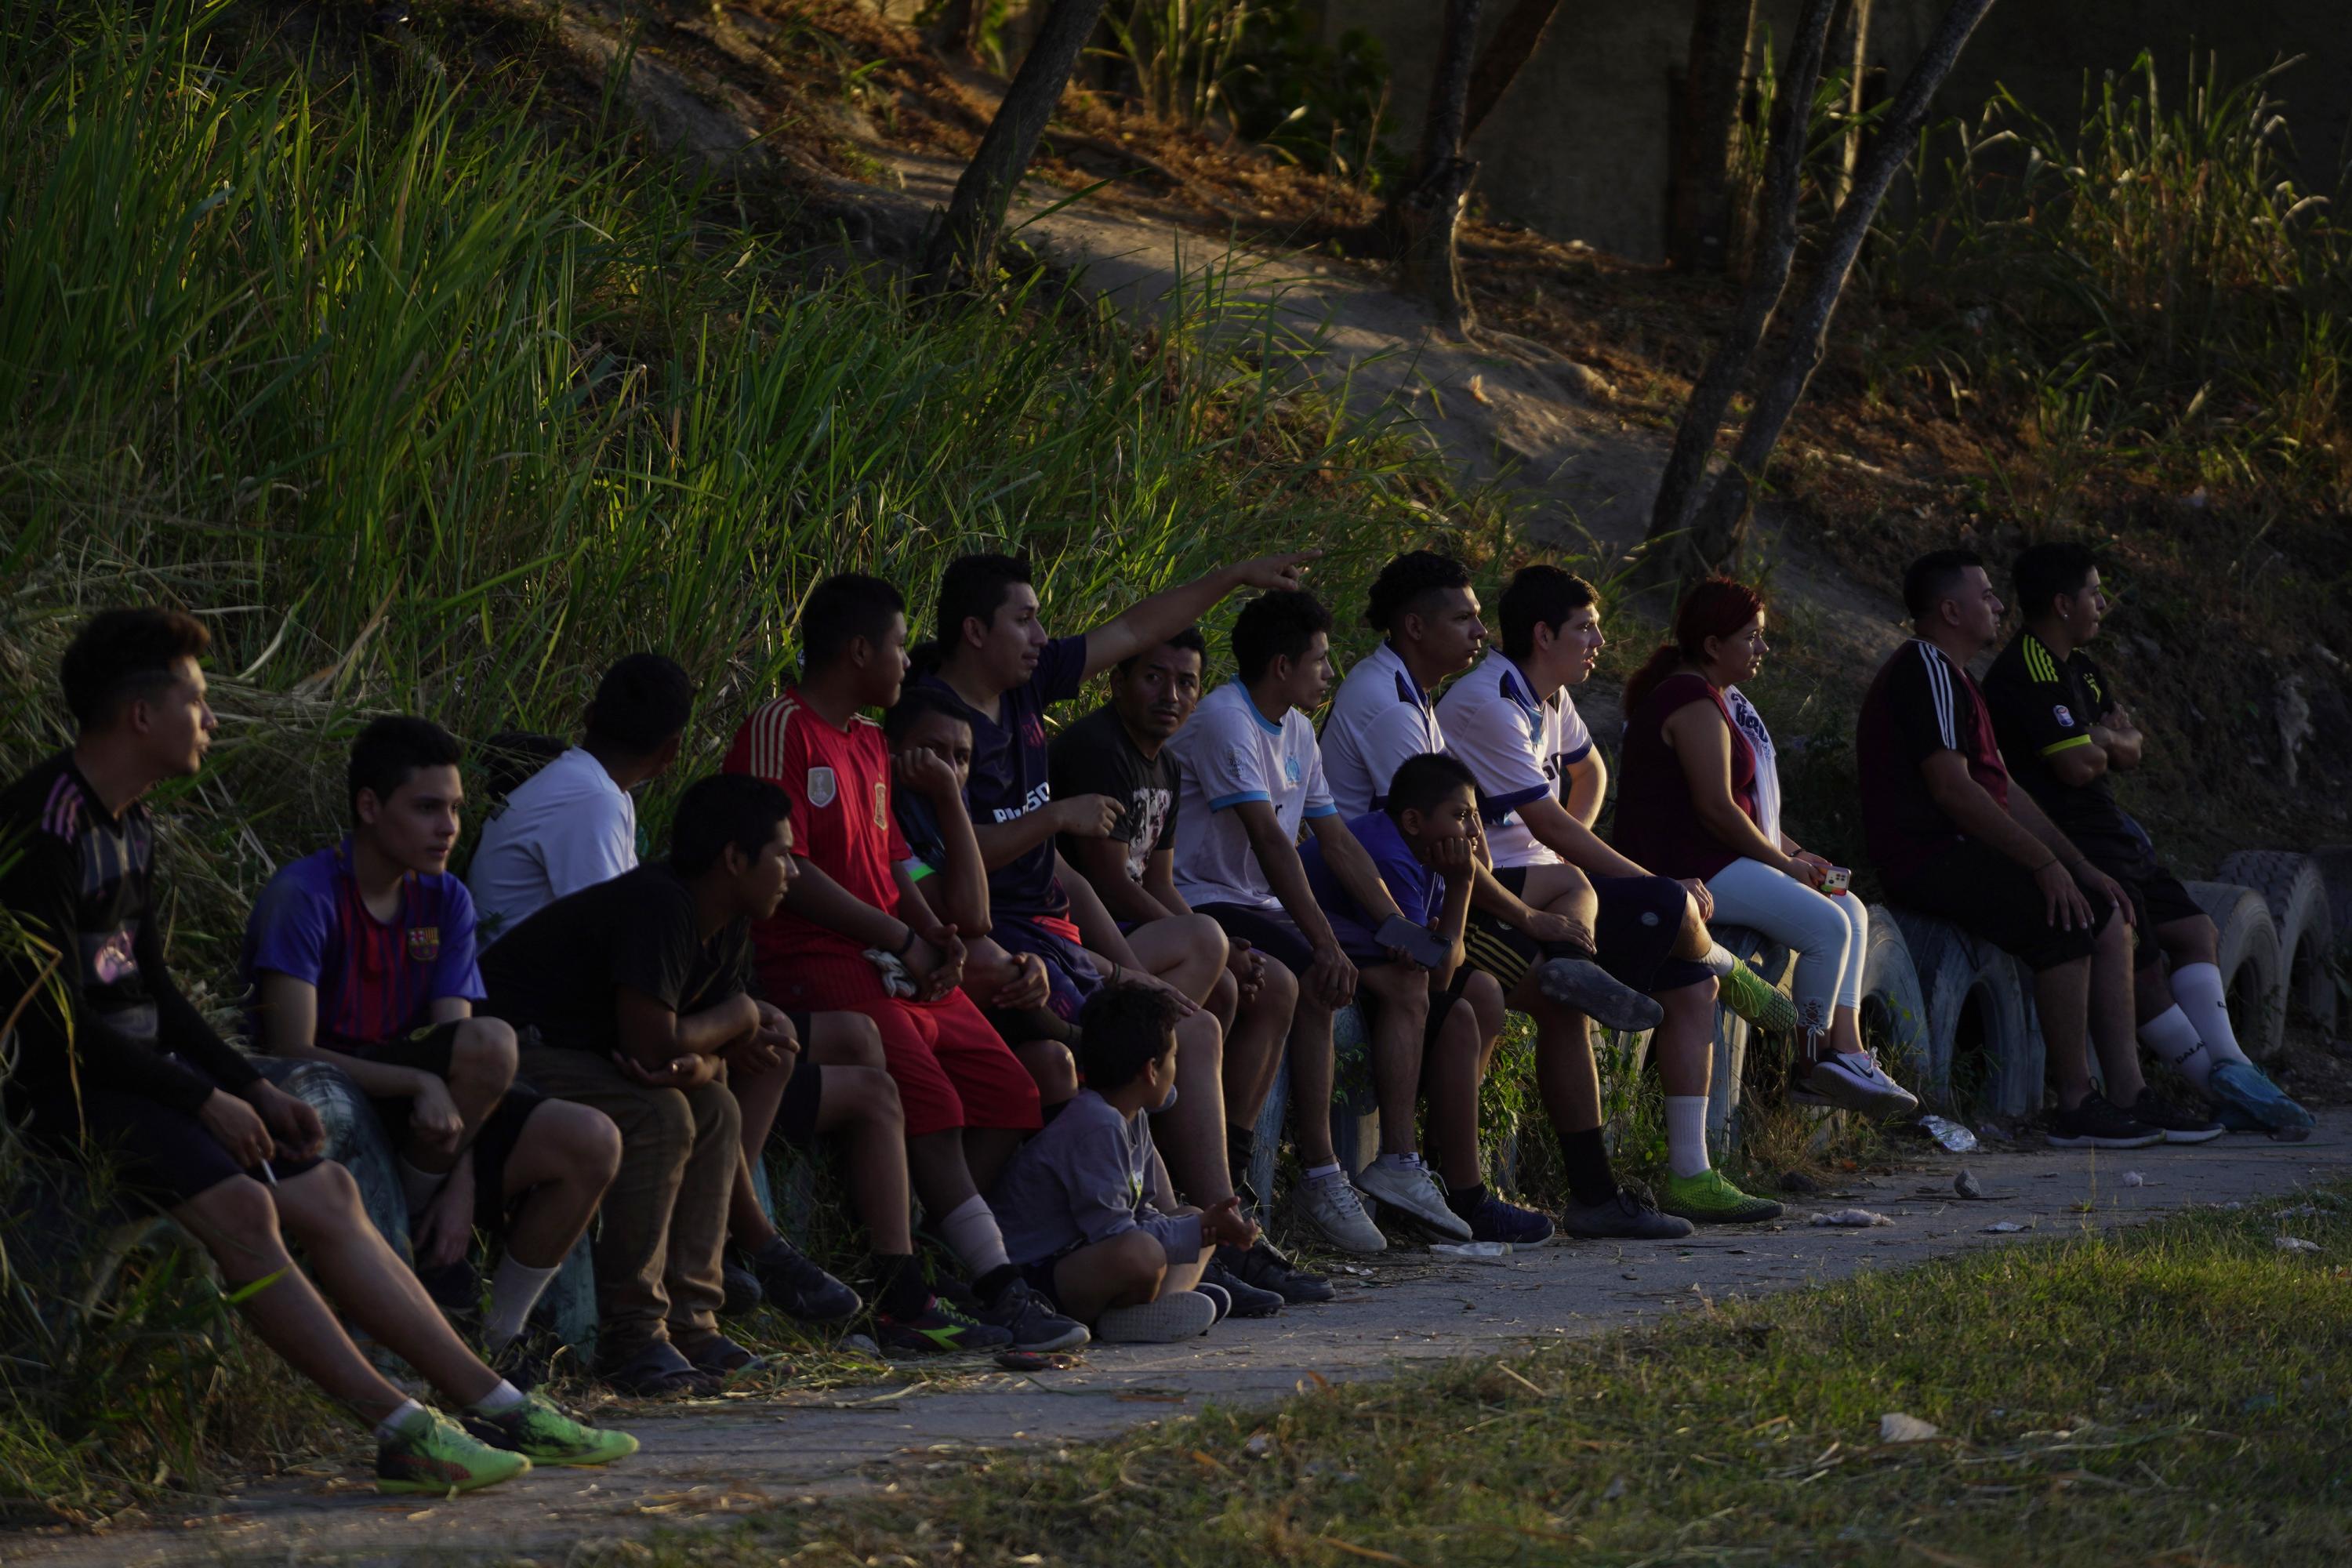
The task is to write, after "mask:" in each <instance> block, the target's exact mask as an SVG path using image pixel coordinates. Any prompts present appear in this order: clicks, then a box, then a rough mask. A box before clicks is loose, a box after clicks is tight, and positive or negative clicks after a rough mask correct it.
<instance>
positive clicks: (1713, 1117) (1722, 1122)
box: [1706, 925, 1797, 1160]
mask: <svg viewBox="0 0 2352 1568" xmlns="http://www.w3.org/2000/svg"><path fill="white" fill-rule="evenodd" d="M1712 930H1713V932H1714V935H1715V940H1716V941H1717V942H1720V943H1721V944H1722V945H1723V949H1724V951H1725V952H1728V953H1730V954H1731V955H1732V956H1733V957H1734V958H1737V959H1739V960H1741V961H1742V962H1744V963H1746V964H1747V965H1748V968H1749V969H1751V970H1754V971H1755V972H1756V974H1757V976H1758V977H1759V979H1761V980H1763V981H1764V982H1765V983H1766V984H1770V985H1773V986H1776V987H1778V988H1779V989H1780V990H1781V991H1784V992H1785V991H1786V990H1787V989H1788V988H1789V981H1790V978H1791V977H1792V976H1793V975H1794V974H1795V973H1796V967H1797V966H1796V964H1795V963H1793V962H1792V961H1791V954H1790V952H1789V950H1788V949H1787V948H1786V947H1784V946H1782V945H1781V944H1780V943H1779V942H1774V941H1772V940H1771V939H1770V938H1769V937H1767V936H1765V935H1764V934H1763V933H1762V932H1760V931H1750V930H1749V929H1748V927H1746V926H1735V925H1718V926H1715V927H1713V928H1712ZM1714 1043H1715V1058H1714V1061H1713V1063H1712V1065H1711V1066H1710V1067H1709V1068H1708V1071H1707V1079H1706V1146H1707V1155H1708V1157H1709V1158H1710V1159H1715V1160H1727V1159H1729V1158H1730V1157H1731V1154H1732V1151H1733V1150H1734V1149H1735V1148H1736V1147H1737V1146H1738V1142H1739V1137H1740V1120H1739V1106H1740V1099H1741V1096H1742V1095H1743V1094H1744V1093H1745V1092H1746V1090H1747V1089H1748V1081H1747V1080H1748V1068H1749V1066H1750V1064H1751V1062H1753V1063H1755V1064H1756V1065H1757V1066H1759V1068H1761V1066H1762V1061H1763V1054H1764V1052H1765V1051H1767V1050H1775V1051H1778V1052H1779V1054H1780V1060H1782V1061H1785V1060H1786V1058H1787V1056H1788V1052H1789V1048H1790V1046H1789V1042H1787V1041H1779V1042H1771V1041H1769V1040H1768V1039H1767V1037H1764V1036H1763V1035H1760V1034H1759V1033H1758V1031H1757V1029H1756V1027H1755V1026H1753V1025H1751V1024H1749V1023H1748V1021H1747V1020H1746V1019H1744V1018H1742V1017H1740V1016H1739V1015H1738V1014H1737V1013H1734V1012H1733V1011H1732V1010H1731V1009H1730V1008H1728V1007H1727V1006H1725V1005H1723V1004H1722V1003H1720V1002H1717V1004H1716V1006H1715V1042H1714Z"/></svg>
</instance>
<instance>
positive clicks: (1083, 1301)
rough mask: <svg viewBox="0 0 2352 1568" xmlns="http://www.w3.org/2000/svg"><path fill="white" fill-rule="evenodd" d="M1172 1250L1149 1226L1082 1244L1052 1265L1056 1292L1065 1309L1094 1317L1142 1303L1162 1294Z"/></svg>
mask: <svg viewBox="0 0 2352 1568" xmlns="http://www.w3.org/2000/svg"><path fill="white" fill-rule="evenodd" d="M1167 1277H1168V1253H1167V1250H1166V1249H1165V1248H1163V1247H1161V1246H1160V1239H1159V1237H1155V1236H1153V1235H1152V1234H1151V1233H1150V1231H1148V1230H1128V1231H1121V1232H1120V1233H1119V1234H1118V1235H1117V1236H1114V1237H1111V1238H1110V1239H1109V1240H1108V1241H1097V1242H1095V1243H1093V1244H1092V1245H1091V1246H1087V1247H1079V1248H1077V1249H1076V1251H1074V1252H1072V1253H1070V1254H1069V1255H1068V1256H1067V1257H1066V1258H1061V1259H1059V1260H1057V1261H1056V1262H1055V1265H1054V1295H1055V1299H1056V1300H1059V1301H1060V1302H1061V1304H1062V1310H1064V1311H1065V1312H1067V1313H1068V1314H1069V1315H1070V1316H1071V1317H1074V1318H1076V1319H1077V1320H1078V1321H1080V1322H1082V1323H1091V1322H1093V1321H1095V1320H1096V1319H1097V1318H1099V1317H1101V1316H1102V1315H1103V1313H1104V1312H1105V1311H1107V1310H1109V1309H1111V1308H1113V1307H1141V1306H1148V1305H1149V1304H1150V1303H1151V1302H1153V1301H1156V1300H1159V1299H1160V1288H1161V1285H1162V1282H1163V1281H1164V1280H1165V1279H1167Z"/></svg>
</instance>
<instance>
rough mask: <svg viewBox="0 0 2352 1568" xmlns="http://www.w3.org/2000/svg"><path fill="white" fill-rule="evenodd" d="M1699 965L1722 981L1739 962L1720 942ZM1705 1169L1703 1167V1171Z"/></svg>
mask: <svg viewBox="0 0 2352 1568" xmlns="http://www.w3.org/2000/svg"><path fill="white" fill-rule="evenodd" d="M1698 963H1699V967H1700V968H1702V969H1704V970H1706V972H1707V973H1709V974H1712V975H1714V976H1715V977H1716V978H1717V980H1721V979H1722V978H1724V977H1725V976H1726V975H1727V974H1729V973H1731V972H1732V971H1733V970H1735V969H1737V968H1738V967H1739V960H1738V959H1736V958H1734V957H1732V956H1731V950H1730V949H1729V948H1727V947H1726V946H1724V945H1723V943H1721V942H1713V943H1710V944H1709V945H1708V947H1707V950H1706V956H1705V957H1703V958H1701V959H1700V960H1699V961H1698ZM1703 1168H1704V1167H1702V1169H1703Z"/></svg>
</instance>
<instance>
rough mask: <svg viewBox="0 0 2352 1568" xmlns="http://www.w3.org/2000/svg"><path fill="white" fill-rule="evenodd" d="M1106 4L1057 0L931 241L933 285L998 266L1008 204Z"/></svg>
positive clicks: (927, 264) (928, 257) (927, 270)
mask: <svg viewBox="0 0 2352 1568" xmlns="http://www.w3.org/2000/svg"><path fill="white" fill-rule="evenodd" d="M1103 5H1104V0H1054V8H1053V10H1051V11H1050V12H1048V13H1046V16H1045V23H1044V25H1043V26H1040V27H1039V28H1038V29H1037V37H1036V41H1035V42H1034V43H1033V44H1031V45H1030V47H1029V53H1028V56H1027V58H1024V59H1023V60H1022V62H1021V69H1020V70H1019V71H1018V72H1016V73H1015V74H1014V76H1013V85H1012V86H1010V87H1008V88H1006V89H1004V101H1003V103H1002V104H1001V105H999V106H998V108H997V110H996V118H995V119H994V120H992V121H989V125H988V130H987V132H986V133H985V134H983V135H982V137H981V139H980V150H979V151H978V152H976V153H973V154H972V155H971V163H968V164H966V165H965V166H964V171H963V177H962V178H961V179H960V180H958V181H957V182H956V188H955V195H953V196H952V197H951V198H950V200H949V202H948V207H947V211H946V213H945V214H944V215H943V216H941V217H940V219H939V220H938V221H937V224H936V226H935V227H934V228H933V230H932V233H931V237H930V241H929V244H928V245H926V246H925V247H924V250H923V273H924V287H925V288H926V289H929V290H931V291H933V292H936V291H938V290H940V289H946V288H949V287H951V286H953V285H954V284H955V283H956V282H958V281H960V280H961V281H971V282H979V281H982V280H984V279H987V278H988V276H989V274H990V273H991V272H992V270H993V269H994V268H995V265H996V247H997V245H998V243H999V242H1000V241H1001V240H1002V239H1003V237H1004V214H1005V210H1006V208H1008V207H1009V206H1011V205H1012V203H1013V192H1014V191H1015V190H1017V189H1018V188H1019V187H1020V184H1021V176H1022V175H1023V174H1025V173H1026V172H1027V171H1028V168H1029V161H1030V160H1031V159H1032V158H1034V157H1035V156H1036V155H1037V141H1038V138H1039V137H1041V136H1043V135H1044V134H1045V126H1046V124H1047V122H1048V121H1051V120H1052V119H1053V118H1054V110H1055V108H1057V107H1058V106H1059V105H1060V103H1061V101H1062V89H1064V88H1066V87H1067V86H1068V85H1069V82H1070V72H1071V70H1072V69H1073V68H1075V67H1076V65H1077V63H1078V55H1079V53H1080V51H1082V50H1083V49H1084V48H1085V47H1086V44H1087V38H1089V37H1093V35H1094V30H1095V24H1096V23H1097V22H1099V21H1100V20H1102V14H1103Z"/></svg>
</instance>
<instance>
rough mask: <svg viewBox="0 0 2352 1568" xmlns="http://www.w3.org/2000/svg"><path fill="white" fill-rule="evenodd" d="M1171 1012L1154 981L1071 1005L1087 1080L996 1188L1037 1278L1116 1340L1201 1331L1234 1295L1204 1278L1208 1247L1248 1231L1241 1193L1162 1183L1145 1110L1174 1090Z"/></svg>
mask: <svg viewBox="0 0 2352 1568" xmlns="http://www.w3.org/2000/svg"><path fill="white" fill-rule="evenodd" d="M1179 1016H1180V1006H1179V1004H1178V1001H1177V999H1176V997H1175V996H1173V995H1172V994H1170V993H1168V992H1167V991H1165V990H1162V989H1160V988H1158V987H1152V986H1144V985H1139V984H1132V983H1128V984H1112V985H1106V986H1103V987H1102V988H1101V989H1099V990H1097V992H1096V993H1095V994H1094V996H1093V997H1092V998H1091V999H1090V1000H1089V1001H1088V1002H1087V1005H1086V1007H1085V1010H1084V1011H1083V1012H1082V1013H1081V1014H1080V1015H1079V1041H1078V1056H1079V1060H1080V1063H1081V1065H1082V1066H1083V1067H1084V1068H1085V1069H1086V1079H1087V1087H1086V1088H1085V1089H1082V1090H1080V1091H1079V1093H1078V1096H1077V1098H1076V1100H1072V1101H1071V1102H1070V1104H1069V1107H1068V1109H1067V1110H1065V1111H1064V1112H1063V1113H1062V1114H1061V1115H1060V1116H1058V1117H1056V1118H1055V1120H1054V1121H1053V1122H1052V1123H1051V1124H1050V1125H1048V1126H1047V1127H1046V1128H1045V1131H1042V1132H1040V1133H1038V1134H1037V1136H1036V1137H1034V1138H1033V1139H1031V1140H1030V1141H1029V1142H1027V1143H1025V1144H1024V1145H1023V1146H1022V1149H1021V1152H1019V1153H1017V1154H1015V1155H1014V1156H1013V1163H1011V1164H1010V1165H1008V1166H1007V1167H1006V1168H1005V1172H1004V1178H1003V1180H1002V1181H1001V1182H999V1183H998V1184H997V1185H996V1191H995V1193H994V1194H992V1201H993V1204H994V1206H995V1209H996V1212H997V1213H999V1214H1001V1215H1004V1216H1005V1234H1004V1245H1005V1247H1006V1249H1007V1250H1008V1251H1009V1252H1010V1253H1011V1254H1012V1256H1013V1259H1014V1261H1015V1262H1016V1263H1017V1264H1018V1265H1019V1266H1020V1268H1022V1269H1023V1270H1024V1272H1025V1273H1026V1275H1027V1276H1028V1279H1029V1281H1030V1284H1031V1286H1032V1288H1033V1289H1036V1290H1037V1291H1038V1292H1040V1293H1041V1294H1043V1295H1045V1296H1046V1297H1047V1298H1048V1299H1049V1300H1054V1301H1055V1302H1057V1303H1059V1304H1060V1307H1061V1310H1064V1311H1066V1312H1067V1313H1069V1314H1070V1315H1071V1316H1072V1317H1074V1318H1076V1319H1077V1320H1078V1321H1081V1322H1085V1323H1091V1324H1092V1325H1094V1331H1095V1333H1096V1334H1097V1336H1098V1337H1100V1338H1101V1339H1103V1340H1104V1341H1106V1342H1111V1343H1129V1344H1164V1343H1167V1342H1171V1341H1175V1340H1182V1339H1190V1338H1192V1336H1194V1335H1196V1334H1200V1333H1204V1332H1206V1331H1207V1330H1208V1328H1209V1326H1210V1325H1211V1324H1213V1323H1214V1322H1215V1321H1217V1319H1218V1318H1220V1317H1222V1316H1223V1313H1224V1311H1225V1310H1228V1309H1229V1307H1230V1305H1231V1303H1230V1300H1221V1298H1222V1297H1223V1291H1221V1290H1220V1289H1218V1288H1217V1287H1215V1286H1213V1285H1210V1286H1202V1285H1201V1284H1200V1279H1201V1272H1202V1269H1203V1268H1205V1267H1206V1266H1207V1265H1208V1262H1209V1258H1210V1257H1211V1249H1212V1248H1213V1247H1219V1246H1225V1247H1235V1248H1241V1249H1246V1248H1247V1247H1249V1245H1250V1243H1251V1242H1252V1241H1253V1240H1255V1238H1256V1236H1257V1227H1256V1226H1254V1225H1252V1224H1251V1223H1250V1222H1249V1221H1248V1220H1246V1219H1244V1218H1243V1217H1242V1215H1241V1200H1240V1199H1239V1198H1227V1199H1226V1200H1225V1201H1224V1202H1223V1203H1222V1204H1219V1205H1215V1206H1214V1207H1213V1208H1211V1209H1210V1210H1208V1212H1206V1213H1202V1211H1201V1210H1199V1209H1194V1208H1180V1207H1175V1206H1173V1205H1172V1203H1171V1200H1170V1198H1169V1197H1168V1195H1167V1192H1166V1187H1167V1183H1166V1173H1165V1172H1164V1171H1163V1170H1162V1169H1161V1168H1160V1159H1159V1156H1158V1154H1157V1153H1156V1152H1154V1151H1153V1149H1152V1145H1151V1121H1150V1113H1151V1112H1153V1111H1162V1110H1167V1109H1168V1106H1169V1102H1170V1101H1171V1100H1174V1099H1175V1098H1176V1024H1177V1020H1178V1017H1179ZM1155 1194H1156V1201H1155ZM1163 1205H1166V1206H1163Z"/></svg>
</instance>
